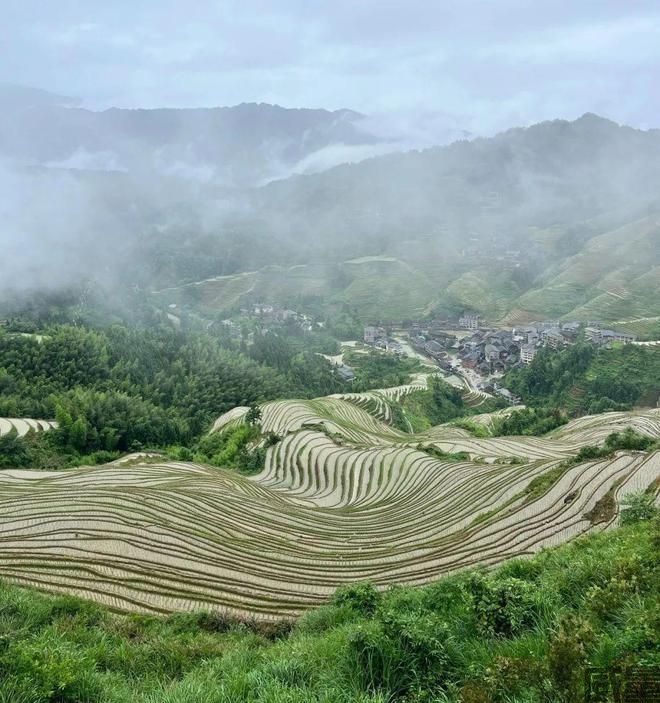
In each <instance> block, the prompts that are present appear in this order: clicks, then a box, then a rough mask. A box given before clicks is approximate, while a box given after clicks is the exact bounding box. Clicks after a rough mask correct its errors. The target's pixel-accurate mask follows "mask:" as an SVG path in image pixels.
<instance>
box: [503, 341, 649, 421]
mask: <svg viewBox="0 0 660 703" xmlns="http://www.w3.org/2000/svg"><path fill="white" fill-rule="evenodd" d="M505 381H506V384H507V386H508V387H509V388H511V390H512V391H513V392H514V393H516V394H517V395H519V396H520V397H521V398H522V399H523V401H524V402H525V403H527V404H530V405H533V406H545V407H558V408H563V409H566V410H568V411H569V412H570V413H572V414H578V415H579V414H582V413H585V412H589V413H598V412H603V411H606V410H627V409H629V408H631V407H633V406H635V405H646V406H651V407H653V406H655V405H657V403H658V400H659V399H660V347H642V346H634V345H625V346H618V347H615V348H613V349H603V348H601V349H598V348H596V347H594V346H593V345H592V344H587V343H578V344H575V345H573V346H571V347H568V348H567V349H564V350H562V351H554V350H552V349H542V350H541V351H540V353H539V354H538V355H537V356H536V357H535V358H534V360H533V361H532V363H531V364H530V365H529V366H527V367H523V368H521V369H514V370H512V371H510V372H509V373H508V374H507V376H506V378H505Z"/></svg>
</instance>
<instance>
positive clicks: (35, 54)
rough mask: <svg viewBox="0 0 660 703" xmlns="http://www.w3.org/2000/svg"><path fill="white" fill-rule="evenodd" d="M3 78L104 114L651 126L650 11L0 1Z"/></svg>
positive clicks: (654, 111) (364, 2) (383, 0)
mask: <svg viewBox="0 0 660 703" xmlns="http://www.w3.org/2000/svg"><path fill="white" fill-rule="evenodd" d="M1 8H2V21H1V22H0V56H1V57H2V58H1V61H0V81H7V82H12V83H20V84H26V85H30V86H33V87H40V88H44V89H47V90H50V91H54V92H58V93H62V94H65V95H73V96H77V97H80V98H82V99H83V104H84V105H87V106H90V107H94V108H101V107H107V106H111V105H115V106H120V107H157V106H174V107H192V106H216V105H233V104H237V103H240V102H253V101H254V102H270V103H277V104H280V105H284V106H287V107H325V108H330V109H335V108H340V107H349V108H353V109H356V110H359V111H361V112H365V113H368V114H376V115H382V114H385V113H389V114H391V115H393V117H392V119H395V120H400V121H402V122H403V123H405V121H406V120H413V121H418V122H419V121H420V120H421V121H424V120H426V121H427V122H428V123H429V124H431V125H432V124H433V123H434V121H439V122H442V123H446V124H448V125H453V126H456V127H459V128H464V129H467V130H470V131H472V132H477V133H488V132H491V131H493V130H495V129H500V128H503V127H506V126H511V125H518V124H529V123H531V122H535V121H539V120H541V119H548V118H553V117H568V118H572V117H576V116H578V115H580V114H582V113H584V112H587V111H591V112H597V113H599V114H602V115H605V116H608V117H611V118H613V119H616V120H617V121H620V122H626V123H629V124H632V125H634V126H638V127H658V126H660V3H659V2H658V0H648V1H641V2H635V0H598V1H595V0H570V1H565V0H552V1H546V0H527V1H526V2H518V1H515V0H493V1H492V2H486V1H481V2H477V1H476V0H460V1H459V0H454V1H452V2H448V1H442V0H240V1H236V2H234V1H233V0H216V1H215V2H214V1H211V0H195V1H194V2H190V1H189V2H182V1H181V0H178V1H174V0H58V1H57V2H54V1H52V0H41V1H40V2H39V1H37V0H2V2H1Z"/></svg>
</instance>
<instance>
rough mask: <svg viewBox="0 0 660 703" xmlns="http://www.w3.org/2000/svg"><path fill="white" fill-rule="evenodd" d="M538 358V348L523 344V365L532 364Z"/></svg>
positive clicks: (521, 352) (521, 354) (521, 357)
mask: <svg viewBox="0 0 660 703" xmlns="http://www.w3.org/2000/svg"><path fill="white" fill-rule="evenodd" d="M535 356H536V347H535V346H534V345H533V344H523V346H522V347H520V361H522V363H523V364H531V363H532V361H533V360H534V357H535Z"/></svg>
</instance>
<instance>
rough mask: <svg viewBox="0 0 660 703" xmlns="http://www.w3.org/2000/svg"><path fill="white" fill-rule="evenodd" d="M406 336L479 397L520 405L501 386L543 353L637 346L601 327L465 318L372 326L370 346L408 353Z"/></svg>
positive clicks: (368, 338) (621, 334)
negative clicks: (504, 324) (510, 324)
mask: <svg viewBox="0 0 660 703" xmlns="http://www.w3.org/2000/svg"><path fill="white" fill-rule="evenodd" d="M401 333H404V334H407V336H408V339H409V341H410V345H411V346H412V347H413V348H414V349H415V350H416V351H417V352H418V353H419V354H421V355H423V356H425V357H426V358H429V359H431V360H433V361H434V362H435V363H436V364H437V366H438V367H439V368H440V369H442V371H444V372H445V373H446V374H455V375H458V376H461V377H462V378H463V379H464V380H465V381H466V383H467V384H468V385H469V386H470V387H472V388H474V389H476V390H479V391H483V392H485V393H489V394H493V395H498V396H500V397H503V398H504V399H505V400H507V401H508V402H510V403H516V402H517V401H518V399H517V398H516V397H515V396H514V395H513V394H512V393H511V392H510V391H508V389H506V388H504V387H503V386H502V385H501V382H500V381H501V379H502V377H503V376H504V374H505V373H506V372H507V371H508V370H510V369H512V368H515V367H518V366H521V365H527V364H530V363H531V362H532V361H533V360H534V357H535V356H536V355H537V353H538V352H539V350H540V349H542V348H544V347H549V348H551V349H561V348H563V347H566V346H568V345H570V344H574V343H575V342H576V341H577V340H578V339H579V338H582V339H584V340H586V341H588V342H590V343H591V344H594V345H596V346H609V345H611V344H612V343H614V342H618V343H624V344H630V343H633V342H636V337H635V335H632V334H627V333H625V332H617V331H615V330H610V329H604V328H603V326H602V324H601V323H600V322H598V321H593V320H589V321H585V322H582V321H570V322H560V321H558V320H546V321H542V322H536V323H533V324H531V325H526V326H523V327H515V328H500V327H497V326H494V325H491V324H489V323H488V322H487V321H485V320H483V319H482V318H481V317H480V316H479V315H477V314H472V313H464V314H463V315H462V316H461V317H460V318H459V319H458V320H440V319H434V320H431V321H411V322H409V323H408V324H405V323H399V322H396V323H390V324H382V323H381V324H379V325H368V326H366V327H365V328H364V338H363V341H364V343H365V344H366V345H369V346H373V347H374V348H377V349H383V350H385V351H389V352H392V353H395V354H401V353H403V349H402V339H401Z"/></svg>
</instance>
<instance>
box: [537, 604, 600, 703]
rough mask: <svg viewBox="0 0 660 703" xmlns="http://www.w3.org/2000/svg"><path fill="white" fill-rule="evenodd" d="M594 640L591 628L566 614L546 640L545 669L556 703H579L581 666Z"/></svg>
mask: <svg viewBox="0 0 660 703" xmlns="http://www.w3.org/2000/svg"><path fill="white" fill-rule="evenodd" d="M595 639H596V636H595V633H594V630H593V628H592V627H591V625H590V624H589V623H588V622H587V621H586V620H584V619H582V618H580V617H579V616H578V615H573V614H570V615H566V616H564V617H563V618H562V620H561V621H560V623H559V629H558V630H557V632H556V633H555V634H554V635H553V637H552V638H551V640H550V649H549V652H548V668H549V672H550V676H551V678H552V681H553V683H554V686H555V689H556V692H557V694H558V695H559V698H558V700H559V701H562V702H563V701H565V702H566V703H575V701H579V700H582V698H581V696H582V687H583V682H584V666H585V664H586V661H587V654H588V651H589V649H590V647H591V646H592V645H593V643H594V641H595Z"/></svg>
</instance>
